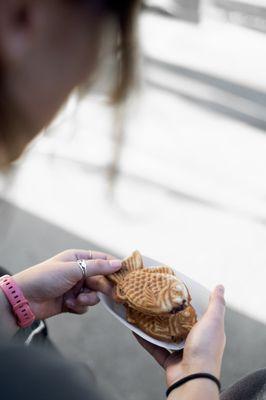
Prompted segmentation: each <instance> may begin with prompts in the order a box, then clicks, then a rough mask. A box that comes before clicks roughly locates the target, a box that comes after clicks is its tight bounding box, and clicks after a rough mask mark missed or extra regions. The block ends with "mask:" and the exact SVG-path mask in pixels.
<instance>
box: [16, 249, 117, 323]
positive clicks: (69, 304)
mask: <svg viewBox="0 0 266 400" xmlns="http://www.w3.org/2000/svg"><path fill="white" fill-rule="evenodd" d="M77 260H85V262H86V266H87V269H86V278H85V279H84V278H83V275H82V271H81V269H80V267H79V266H78V263H77ZM120 268H121V261H119V260H115V259H114V257H112V256H110V255H108V254H105V253H101V252H96V251H86V250H67V251H64V252H63V253H60V254H58V255H56V256H54V257H52V258H50V259H49V260H47V261H44V262H43V263H41V264H38V265H35V266H34V267H31V268H28V269H26V270H24V271H22V272H19V273H18V274H16V275H14V276H13V278H14V280H15V281H16V282H17V284H18V286H19V287H20V288H21V290H22V292H23V294H24V296H25V297H26V299H27V300H28V301H29V304H30V307H31V309H32V311H33V313H34V314H35V316H36V319H46V318H49V317H52V316H54V315H57V314H60V313H62V312H73V313H76V314H83V313H85V312H86V311H87V309H88V307H89V306H93V305H95V304H97V303H98V302H99V298H98V297H97V293H96V292H97V291H100V292H103V293H105V294H108V295H110V294H111V290H112V285H111V284H110V283H109V282H108V281H107V279H106V278H105V277H104V275H108V274H111V273H114V272H115V271H117V270H119V269H120Z"/></svg>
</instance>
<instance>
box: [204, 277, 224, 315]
mask: <svg viewBox="0 0 266 400" xmlns="http://www.w3.org/2000/svg"><path fill="white" fill-rule="evenodd" d="M207 314H208V317H212V318H215V319H219V320H221V321H224V315H225V300H224V287H223V286H222V285H218V286H216V287H215V289H214V290H213V292H212V294H211V296H210V300H209V306H208V309H207Z"/></svg>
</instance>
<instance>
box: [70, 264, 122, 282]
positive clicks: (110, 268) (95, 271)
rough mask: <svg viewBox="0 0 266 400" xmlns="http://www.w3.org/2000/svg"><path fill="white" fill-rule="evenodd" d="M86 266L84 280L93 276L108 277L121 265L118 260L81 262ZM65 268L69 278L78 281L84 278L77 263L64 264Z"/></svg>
mask: <svg viewBox="0 0 266 400" xmlns="http://www.w3.org/2000/svg"><path fill="white" fill-rule="evenodd" d="M82 261H84V263H85V264H86V268H85V270H84V272H85V278H89V277H91V276H95V275H109V274H113V273H114V272H116V271H118V270H119V269H120V268H121V266H122V263H121V261H120V260H102V259H96V260H82ZM65 266H66V268H68V270H69V272H71V274H72V275H71V276H72V277H73V278H74V279H75V280H76V281H78V280H80V279H82V278H83V277H84V275H83V272H82V270H81V268H80V267H79V265H78V262H77V261H70V262H66V263H65Z"/></svg>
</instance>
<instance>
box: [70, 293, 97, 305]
mask: <svg viewBox="0 0 266 400" xmlns="http://www.w3.org/2000/svg"><path fill="white" fill-rule="evenodd" d="M99 301H100V299H99V297H98V296H97V293H96V292H86V291H84V292H83V293H80V294H79V295H78V297H77V298H76V299H75V303H76V305H78V306H95V305H96V304H98V303H99Z"/></svg>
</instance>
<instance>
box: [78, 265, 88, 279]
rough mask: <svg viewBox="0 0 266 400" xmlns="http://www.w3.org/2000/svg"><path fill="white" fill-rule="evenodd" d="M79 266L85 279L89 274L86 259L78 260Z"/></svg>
mask: <svg viewBox="0 0 266 400" xmlns="http://www.w3.org/2000/svg"><path fill="white" fill-rule="evenodd" d="M77 263H78V266H79V268H80V269H81V272H82V278H83V279H85V278H86V276H87V264H86V261H85V260H77Z"/></svg>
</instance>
